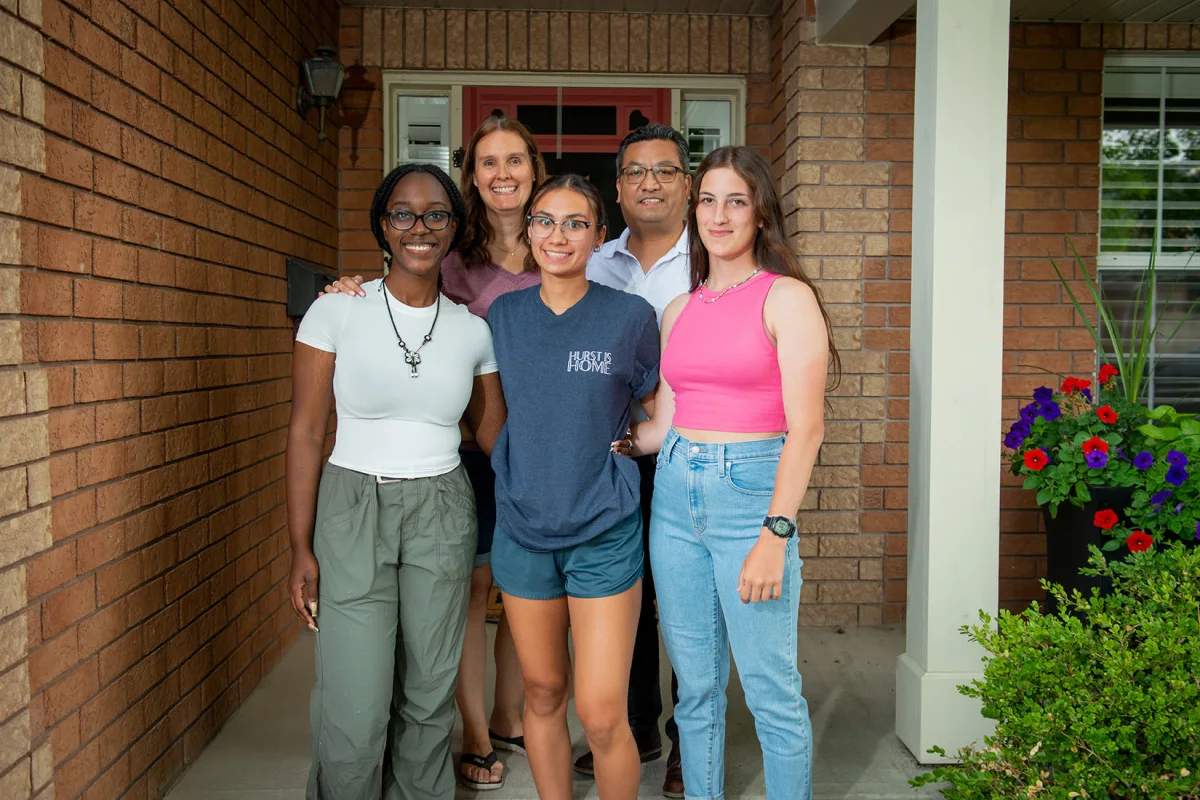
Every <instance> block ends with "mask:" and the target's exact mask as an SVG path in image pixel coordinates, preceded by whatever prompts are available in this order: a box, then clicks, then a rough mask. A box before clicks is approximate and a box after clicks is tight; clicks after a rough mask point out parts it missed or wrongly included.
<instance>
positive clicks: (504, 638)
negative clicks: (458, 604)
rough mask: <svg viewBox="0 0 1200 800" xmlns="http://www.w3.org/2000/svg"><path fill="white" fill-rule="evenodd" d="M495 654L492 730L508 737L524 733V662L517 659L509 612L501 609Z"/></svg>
mask: <svg viewBox="0 0 1200 800" xmlns="http://www.w3.org/2000/svg"><path fill="white" fill-rule="evenodd" d="M494 657H495V659H496V697H495V699H494V701H493V703H492V718H491V729H492V730H493V731H495V732H496V733H497V734H499V735H500V736H503V737H505V738H512V737H514V736H521V735H522V734H523V732H524V730H525V728H524V726H523V725H522V724H521V707H522V705H523V704H524V701H525V685H524V683H523V682H522V681H521V662H520V661H518V660H517V648H516V646H515V645H513V638H512V628H511V627H510V626H509V624H508V614H506V613H504V612H503V611H501V612H500V624H499V625H497V626H496V645H495V650H494Z"/></svg>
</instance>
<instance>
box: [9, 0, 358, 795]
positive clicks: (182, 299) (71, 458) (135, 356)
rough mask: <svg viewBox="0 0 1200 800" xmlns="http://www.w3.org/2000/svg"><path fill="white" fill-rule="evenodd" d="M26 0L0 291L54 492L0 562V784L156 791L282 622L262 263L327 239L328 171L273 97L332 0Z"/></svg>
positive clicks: (275, 395)
mask: <svg viewBox="0 0 1200 800" xmlns="http://www.w3.org/2000/svg"><path fill="white" fill-rule="evenodd" d="M9 5H12V3H11V2H4V3H0V6H4V7H8V6H9ZM33 5H39V6H40V11H41V14H40V19H39V20H38V24H40V26H41V27H42V29H43V31H44V37H45V42H44V54H45V55H44V58H45V69H44V72H45V90H44V132H43V134H42V135H43V136H44V143H45V144H44V148H45V163H44V170H38V169H35V168H32V167H26V168H25V169H23V170H22V171H21V173H20V179H19V183H20V192H21V194H20V197H21V205H20V207H19V208H18V209H16V210H15V211H16V214H17V216H18V217H20V218H22V221H21V223H20V245H21V257H20V265H21V268H20V269H19V270H17V271H15V272H13V277H12V280H13V281H15V285H16V286H17V295H16V297H17V299H16V307H15V308H7V307H6V308H5V309H4V311H5V312H12V313H19V315H20V316H19V317H18V318H17V319H18V320H19V325H20V333H21V340H20V341H21V342H22V344H23V346H24V350H23V353H22V358H21V361H22V363H24V364H29V365H38V366H39V367H40V368H42V369H43V370H44V371H45V375H46V378H47V385H48V392H47V394H48V397H47V400H48V405H49V406H50V410H49V414H48V416H46V417H45V419H46V427H47V432H46V440H47V444H48V449H49V452H50V459H49V470H48V474H49V494H52V495H53V500H52V502H51V503H50V504H49V506H48V507H47V508H48V510H49V514H48V520H49V524H48V540H47V542H46V544H47V545H49V546H48V547H47V548H46V549H44V551H42V552H40V553H37V554H36V555H33V556H31V557H28V558H25V559H24V560H21V561H20V562H18V564H17V566H16V569H17V570H20V571H21V573H22V574H23V576H24V581H25V595H26V602H27V607H26V608H25V609H24V611H23V612H22V613H23V618H24V619H25V620H26V622H27V629H28V638H27V651H28V661H27V664H26V667H25V668H26V669H27V676H28V690H29V700H28V717H27V719H28V727H29V732H28V737H29V747H30V751H31V752H32V753H33V757H32V762H30V761H29V759H27V760H26V767H25V769H26V774H27V775H28V774H29V771H30V769H32V773H33V777H32V779H31V780H30V781H29V782H30V783H31V784H32V785H31V786H30V788H28V789H26V790H24V791H25V793H24V794H21V793H15V794H9V793H5V792H0V794H3V796H5V797H25V796H28V793H29V791H38V790H40V789H41V787H42V786H43V784H45V783H46V781H47V780H48V779H49V778H50V777H51V776H52V777H53V788H52V789H47V790H46V791H47V792H53V796H56V797H58V798H69V797H77V796H79V797H88V798H97V799H98V800H108V798H115V797H125V796H128V797H154V796H158V794H159V793H160V792H161V791H162V790H163V788H164V787H165V786H166V785H167V784H168V783H169V782H170V781H171V780H172V779H173V778H174V777H175V776H176V775H178V774H179V772H180V771H181V769H182V768H183V766H184V765H185V764H187V763H188V762H190V761H192V760H193V759H194V758H195V757H196V756H197V754H198V753H199V751H200V749H201V748H202V747H203V745H204V744H205V743H206V742H207V741H208V740H209V739H210V738H211V737H212V735H213V734H214V732H215V731H216V729H217V728H218V727H219V726H220V725H221V724H222V723H223V722H224V721H225V720H226V719H227V718H228V717H229V715H230V714H231V713H232V712H233V710H234V709H236V708H237V707H238V705H239V704H240V703H241V702H242V701H243V700H244V699H245V697H246V696H247V695H248V694H249V692H250V691H251V690H252V689H253V688H254V687H255V686H256V685H257V683H258V681H259V680H260V679H261V677H262V675H263V674H264V673H265V672H266V671H267V669H269V667H270V666H271V665H272V664H273V663H274V661H275V660H276V659H277V658H278V657H279V655H280V654H281V653H282V652H283V649H284V648H285V647H286V645H287V644H289V643H290V641H291V640H292V637H293V636H294V631H295V627H294V625H293V624H292V622H291V619H290V612H289V611H288V609H287V606H286V586H285V582H286V576H287V569H288V564H289V557H288V551H287V535H286V531H285V513H284V506H283V496H284V492H283V482H282V478H283V450H284V444H285V428H286V425H287V422H288V411H289V407H288V400H289V396H290V381H289V376H290V353H291V339H292V330H293V325H292V322H291V320H289V319H288V318H287V316H286V315H285V313H284V300H285V268H284V260H285V257H286V256H289V255H294V256H298V257H301V258H304V259H307V260H309V261H313V262H316V263H320V264H325V265H330V266H332V265H333V264H334V263H335V262H336V186H337V174H336V173H337V163H336V156H337V153H336V147H335V145H333V144H332V143H330V144H326V145H324V146H318V145H317V142H316V130H315V126H314V125H313V120H314V119H315V114H310V117H309V119H308V120H301V118H300V117H299V115H298V114H297V113H296V112H295V110H294V98H295V86H296V83H297V80H298V75H299V68H298V63H297V62H298V59H301V58H304V57H307V56H309V55H311V53H312V52H313V50H314V48H315V46H316V45H318V44H320V43H322V42H333V41H334V40H335V38H336V34H337V30H336V27H337V21H336V13H337V10H336V3H335V2H334V1H333V0H326V1H325V2H321V3H309V2H269V3H268V2H265V0H233V1H232V2H223V3H218V4H216V5H215V6H214V5H212V4H209V5H205V4H203V3H201V2H199V0H174V1H173V2H163V3H161V4H160V3H158V2H147V0H124V2H117V0H66V1H65V2H64V1H62V0H42V2H41V3H40V4H37V3H34V4H33ZM5 24H7V22H6V23H5ZM39 38H40V37H39ZM2 55H3V57H4V58H8V54H2ZM10 60H11V59H10ZM5 110H7V109H5ZM0 116H2V115H0ZM0 138H2V137H0ZM0 147H2V146H0ZM0 174H2V173H0ZM4 210H7V209H4ZM4 374H5V375H7V374H9V373H4ZM9 494H10V493H9V489H8V488H7V486H5V488H4V494H3V496H2V497H0V501H2V502H3V504H4V509H5V510H4V512H3V513H9V512H8V510H7V509H8V508H9V506H8V503H9ZM0 524H5V523H3V522H0ZM0 563H3V562H0ZM10 572H11V571H10ZM4 608H7V607H0V613H5V612H4V610H3V609H4ZM0 668H2V665H0ZM0 710H4V711H5V712H7V706H2V705H0ZM0 751H4V752H7V750H6V748H3V747H0ZM30 763H32V767H31V766H30ZM0 780H3V779H0ZM0 785H3V784H2V783H0ZM14 785H15V784H14ZM47 796H49V795H47Z"/></svg>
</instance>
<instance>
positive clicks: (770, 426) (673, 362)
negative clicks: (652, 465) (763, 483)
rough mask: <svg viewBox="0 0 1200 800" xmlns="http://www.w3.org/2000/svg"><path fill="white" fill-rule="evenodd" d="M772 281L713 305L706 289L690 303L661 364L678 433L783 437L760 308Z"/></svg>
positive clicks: (773, 356) (740, 289) (779, 387)
mask: <svg viewBox="0 0 1200 800" xmlns="http://www.w3.org/2000/svg"><path fill="white" fill-rule="evenodd" d="M778 278H779V276H778V275H775V274H773V273H770V272H764V273H760V274H758V275H756V276H755V277H754V278H752V279H751V280H749V281H747V282H746V283H744V284H742V285H741V286H735V287H734V288H732V289H730V290H729V291H728V292H726V293H725V294H724V295H723V296H721V297H720V299H719V300H715V301H714V300H713V298H715V297H717V294H716V293H715V292H710V291H707V290H705V289H704V287H700V288H699V289H697V290H696V291H694V292H692V294H691V296H689V297H688V301H687V305H685V306H684V307H683V311H681V312H680V314H679V318H678V319H676V320H675V325H674V327H672V328H671V335H670V337H669V338H668V339H667V347H666V350H665V351H664V352H663V357H662V374H663V378H664V379H665V380H666V382H667V383H668V384H669V385H670V386H671V389H672V390H673V391H674V392H675V418H674V420H673V424H674V425H675V426H676V427H679V428H692V429H693V430H706V431H729V432H736V433H758V432H762V433H766V432H774V431H786V430H787V417H786V416H785V415H784V411H783V384H782V381H781V379H780V375H779V358H778V354H777V351H776V349H775V345H774V344H772V343H771V339H770V338H769V337H768V335H767V331H766V328H765V327H764V325H765V323H764V322H763V303H765V302H766V299H767V292H769V291H770V290H771V286H772V285H773V284H774V283H775V281H776V279H778ZM708 301H712V302H708Z"/></svg>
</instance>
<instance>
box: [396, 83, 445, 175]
mask: <svg viewBox="0 0 1200 800" xmlns="http://www.w3.org/2000/svg"><path fill="white" fill-rule="evenodd" d="M396 133H397V136H396V139H397V142H396V144H397V148H396V163H397V164H407V163H410V162H418V163H423V164H436V165H437V166H439V167H441V168H442V169H444V170H445V171H446V172H449V171H450V98H449V97H447V96H446V95H444V94H441V95H436V94H435V95H405V94H400V95H396Z"/></svg>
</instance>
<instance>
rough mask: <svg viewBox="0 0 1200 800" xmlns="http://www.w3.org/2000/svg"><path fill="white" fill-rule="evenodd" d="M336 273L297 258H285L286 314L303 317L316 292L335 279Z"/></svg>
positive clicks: (315, 296)
mask: <svg viewBox="0 0 1200 800" xmlns="http://www.w3.org/2000/svg"><path fill="white" fill-rule="evenodd" d="M337 277H338V276H337V273H336V272H334V271H332V270H330V269H327V268H325V267H322V266H318V265H317V264H313V263H311V262H308V261H301V260H300V259H298V258H289V259H288V260H287V315H288V316H289V317H303V316H304V314H305V312H306V311H308V307H309V306H311V305H312V304H313V301H314V300H316V299H317V292H319V291H321V290H322V289H324V288H325V286H326V285H328V284H330V283H333V282H334V281H335V280H337Z"/></svg>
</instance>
